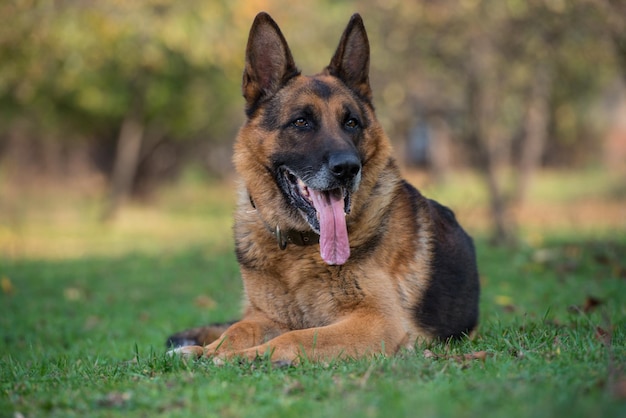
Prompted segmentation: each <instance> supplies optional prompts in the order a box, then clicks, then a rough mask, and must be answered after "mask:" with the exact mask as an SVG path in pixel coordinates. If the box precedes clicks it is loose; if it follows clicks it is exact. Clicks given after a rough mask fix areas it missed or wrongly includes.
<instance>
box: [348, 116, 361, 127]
mask: <svg viewBox="0 0 626 418" xmlns="http://www.w3.org/2000/svg"><path fill="white" fill-rule="evenodd" d="M345 126H346V128H348V129H356V128H358V127H359V121H358V120H356V119H355V118H350V119H348V120H347V121H346V123H345Z"/></svg>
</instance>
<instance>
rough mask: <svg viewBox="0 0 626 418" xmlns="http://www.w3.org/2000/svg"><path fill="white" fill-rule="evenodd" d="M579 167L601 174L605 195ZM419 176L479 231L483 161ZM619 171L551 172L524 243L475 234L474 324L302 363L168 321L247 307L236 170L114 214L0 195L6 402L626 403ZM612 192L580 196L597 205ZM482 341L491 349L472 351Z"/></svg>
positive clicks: (456, 407) (365, 411)
mask: <svg viewBox="0 0 626 418" xmlns="http://www.w3.org/2000/svg"><path fill="white" fill-rule="evenodd" d="M574 183H577V184H587V185H588V188H590V189H592V188H594V187H592V186H590V184H591V183H594V184H596V183H601V184H603V186H602V187H599V188H598V187H595V189H594V190H595V191H594V192H593V193H595V195H594V194H593V193H591V192H588V191H587V190H586V189H584V188H583V189H578V188H576V187H573V186H571V184H574ZM416 184H417V185H418V186H420V187H421V188H422V189H423V190H426V193H427V195H428V196H432V197H435V198H437V199H439V200H440V201H442V202H444V203H446V204H449V205H450V206H451V207H452V208H454V209H455V211H457V214H458V215H459V218H461V219H463V223H464V224H465V225H466V227H467V228H468V230H469V231H472V232H474V233H475V234H476V232H477V231H483V230H481V228H480V227H477V225H478V226H480V225H482V224H483V219H484V215H483V213H484V201H483V200H484V199H483V197H484V196H483V195H482V194H481V193H482V192H481V188H480V184H479V182H478V180H477V179H476V178H473V177H472V178H470V179H469V180H468V181H463V182H458V181H455V182H454V184H457V186H456V187H455V186H453V185H452V186H451V185H443V186H441V187H438V186H435V185H428V184H426V185H422V184H419V183H416ZM459 184H461V185H462V187H458V185H459ZM616 184H617V183H616V182H614V181H612V180H611V179H609V178H607V177H602V176H599V175H598V174H594V175H592V176H589V175H588V173H587V174H585V173H582V174H580V175H576V174H575V173H574V174H572V173H567V174H559V173H551V174H549V175H545V176H542V178H541V179H539V181H538V183H537V187H536V188H535V189H534V191H533V196H534V197H532V196H531V197H532V202H531V204H532V205H537V206H533V208H536V207H538V208H539V210H537V209H535V211H536V212H531V216H527V217H526V218H525V219H528V220H530V221H533V220H535V213H539V214H542V215H543V217H542V218H541V219H538V218H537V223H536V224H534V230H535V231H539V232H538V233H537V232H533V233H532V234H527V235H526V236H522V242H523V243H524V244H520V246H519V247H518V248H515V249H507V248H493V247H490V246H488V245H487V244H486V243H485V240H483V239H478V240H477V245H478V256H479V268H480V273H481V282H482V290H483V291H482V298H481V323H480V327H479V329H478V332H477V333H476V335H475V336H474V338H473V339H471V340H465V341H460V342H455V343H452V344H445V343H440V344H434V345H433V346H430V347H416V350H415V351H414V352H402V353H400V354H399V355H397V356H394V357H388V358H385V357H378V358H374V359H364V360H355V361H336V362H333V363H331V364H313V363H308V362H304V364H302V365H300V366H299V367H291V368H280V367H273V366H272V365H271V364H268V363H267V362H265V361H259V362H256V363H253V364H227V365H225V366H221V367H217V366H215V365H213V364H212V363H210V362H209V361H206V360H201V361H197V362H187V363H186V362H183V361H181V360H180V359H177V358H170V357H167V356H166V355H165V346H164V340H165V338H166V337H167V336H168V335H169V334H170V333H172V332H175V331H179V330H181V329H183V328H185V327H191V326H196V325H201V324H205V323H209V322H214V321H217V322H219V321H224V320H229V319H232V318H235V317H236V316H237V315H238V312H239V308H240V301H241V283H240V279H239V276H238V268H237V264H236V261H235V257H234V254H233V251H232V237H231V231H230V229H231V223H232V221H231V210H232V204H233V199H234V196H233V192H232V185H230V184H226V185H219V184H213V185H211V187H207V184H206V182H189V181H187V182H186V183H185V184H183V185H180V184H174V185H172V187H170V188H167V189H165V190H162V191H161V193H160V194H159V195H157V196H156V197H155V198H154V199H153V201H152V202H150V205H138V204H133V205H130V206H129V207H127V208H126V209H125V210H123V211H122V212H121V213H120V216H119V218H118V219H117V220H116V221H115V222H113V223H111V224H107V225H102V224H100V223H99V222H98V213H99V203H98V201H97V195H96V194H93V195H69V196H68V197H67V198H63V199H58V198H56V196H57V195H58V190H55V189H54V188H53V189H51V190H43V191H37V192H36V193H35V192H33V193H31V194H29V193H28V191H25V192H24V191H23V192H22V193H21V195H20V198H17V199H16V198H13V199H6V198H5V197H6V196H4V197H3V196H2V195H0V284H1V287H0V417H5V416H6V417H20V416H24V417H41V416H51V417H72V416H76V417H84V416H89V417H92V416H95V417H114V416H124V417H127V416H131V417H134V416H136V417H154V416H164V417H165V416H181V417H188V416H201V417H211V416H220V417H222V416H224V417H265V416H266V417H277V416H278V417H280V416H289V417H302V416H312V417H334V416H341V417H370V416H372V417H376V416H381V417H382V416H384V417H398V416H424V417H438V416H442V417H481V418H482V417H485V416H488V417H533V418H534V417H561V416H563V417H596V416H597V417H609V418H610V417H622V416H626V335H625V334H626V302H625V301H626V257H625V254H626V234H624V223H623V222H624V221H623V216H622V217H621V218H620V216H621V215H620V212H619V205H620V202H619V201H618V200H616V199H622V197H620V196H623V194H618V195H616V194H615V193H613V192H612V191H611V190H616V189H615V185H616ZM2 190H3V188H2V187H0V191H2ZM4 190H6V188H5V189H4ZM598 194H599V195H600V196H599V195H598ZM589 195H593V196H595V197H594V199H600V198H602V199H604V198H608V200H606V202H608V203H607V205H609V206H607V207H609V208H613V209H611V211H612V212H600V213H601V215H600V216H596V217H595V219H591V220H590V221H589V224H587V225H579V224H578V222H579V221H578V219H586V218H585V217H584V216H583V217H580V216H576V213H575V212H571V211H576V210H577V209H579V208H581V207H583V206H584V205H579V204H577V202H582V199H584V198H585V196H589ZM481 196H483V197H481ZM604 204H605V200H600V201H599V205H598V206H593V207H590V206H588V205H587V206H584V208H583V209H584V210H586V211H589V212H590V213H591V214H592V215H593V213H594V212H593V211H594V210H595V209H596V208H598V209H599V210H602V208H603V206H602V205H604ZM610 205H613V206H610ZM543 208H547V209H548V210H543ZM615 208H617V209H615ZM531 209H532V208H531ZM543 212H546V213H543ZM548 212H549V213H548ZM602 213H605V214H613V215H612V216H614V218H610V217H608V216H604V215H602ZM563 214H567V215H563ZM548 215H549V216H548ZM584 215H585V216H586V215H587V212H585V213H584ZM481 216H482V218H481ZM568 216H571V220H569V221H568V222H566V223H560V224H559V223H557V227H556V228H553V229H550V228H548V227H546V226H547V225H552V222H553V221H554V220H557V221H558V220H559V218H563V217H566V218H567V217H568ZM544 217H545V219H544ZM567 219H570V218H567ZM528 225H530V224H528ZM524 226H525V227H526V226H527V225H524ZM577 227H583V228H582V229H584V230H585V231H586V232H585V233H584V234H581V233H580V230H578V229H576V228H577ZM594 231H595V232H594ZM479 235H480V232H479ZM426 349H428V350H430V352H432V353H434V354H435V357H434V358H433V357H432V356H430V355H425V350H426ZM478 352H486V353H487V356H486V358H485V359H484V360H464V359H463V358H464V355H470V354H472V353H478Z"/></svg>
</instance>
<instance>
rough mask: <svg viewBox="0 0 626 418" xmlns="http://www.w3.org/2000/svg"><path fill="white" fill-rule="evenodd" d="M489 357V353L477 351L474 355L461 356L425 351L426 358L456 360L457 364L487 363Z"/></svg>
mask: <svg viewBox="0 0 626 418" xmlns="http://www.w3.org/2000/svg"><path fill="white" fill-rule="evenodd" d="M487 357H489V353H487V352H486V351H475V352H473V353H466V354H459V355H449V354H442V355H440V354H435V353H433V352H432V351H430V350H428V349H426V350H424V358H432V359H435V360H454V361H456V362H457V363H465V362H467V361H470V360H481V361H485V360H487Z"/></svg>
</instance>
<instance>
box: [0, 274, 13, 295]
mask: <svg viewBox="0 0 626 418" xmlns="http://www.w3.org/2000/svg"><path fill="white" fill-rule="evenodd" d="M0 287H2V293H4V294H5V295H12V294H13V293H15V286H13V283H11V279H9V278H8V277H6V276H3V277H2V280H0Z"/></svg>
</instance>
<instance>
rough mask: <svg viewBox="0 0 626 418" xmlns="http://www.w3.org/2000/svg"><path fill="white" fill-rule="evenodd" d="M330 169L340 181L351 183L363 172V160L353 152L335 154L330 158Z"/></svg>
mask: <svg viewBox="0 0 626 418" xmlns="http://www.w3.org/2000/svg"><path fill="white" fill-rule="evenodd" d="M328 167H329V168H330V171H331V173H333V175H334V176H335V177H337V178H338V179H339V180H343V181H350V180H352V179H353V178H355V177H356V176H357V175H358V174H359V171H361V160H360V158H359V157H358V156H357V155H356V154H354V153H352V152H335V153H333V154H331V155H330V157H329V158H328Z"/></svg>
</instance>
